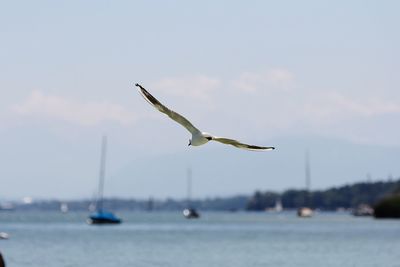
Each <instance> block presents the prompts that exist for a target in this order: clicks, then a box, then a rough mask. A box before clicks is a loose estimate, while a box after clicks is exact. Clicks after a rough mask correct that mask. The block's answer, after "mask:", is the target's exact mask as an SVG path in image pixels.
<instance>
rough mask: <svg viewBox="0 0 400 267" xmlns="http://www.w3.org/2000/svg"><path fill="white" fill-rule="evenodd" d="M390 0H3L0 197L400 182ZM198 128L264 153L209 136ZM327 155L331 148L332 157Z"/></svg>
mask: <svg viewBox="0 0 400 267" xmlns="http://www.w3.org/2000/svg"><path fill="white" fill-rule="evenodd" d="M399 8H400V3H399V2H398V1H356V0H355V1H316V0H314V1H312V0H306V1H251V2H247V3H244V2H243V1H227V0H226V1H224V0H221V1H201V2H195V1H159V2H156V3H155V2H152V1H56V2H54V1H40V0H39V1H5V2H2V3H1V4H0V36H1V42H0V73H1V74H0V96H1V97H0V148H1V149H0V162H1V166H2V167H1V168H0V181H1V184H2V186H1V187H0V199H19V198H22V197H24V196H32V197H34V198H42V199H49V198H54V199H56V198H61V199H75V198H90V197H92V196H93V194H95V192H96V188H97V180H98V172H99V161H100V159H99V158H100V155H99V154H100V141H101V136H102V135H104V134H106V135H107V136H108V140H109V153H108V159H107V178H106V189H105V195H106V196H116V197H133V198H146V197H149V196H152V197H158V198H165V197H178V198H179V197H184V196H185V195H186V192H185V188H186V185H185V173H186V170H187V169H188V168H192V171H193V184H194V188H193V194H194V196H195V197H212V196H227V195H233V194H250V193H252V192H253V191H254V190H256V189H261V190H269V189H271V190H277V191H282V190H285V189H287V188H302V187H304V155H305V151H306V150H309V153H310V162H311V166H312V187H313V188H314V189H318V188H327V187H330V186H339V185H341V184H346V183H353V182H357V181H363V180H366V179H367V178H366V177H369V178H368V179H372V180H379V179H386V178H387V177H389V176H392V177H399V176H400V167H399V165H400V164H398V163H399V162H398V161H396V155H399V153H400V138H399V136H400V124H399V121H400V90H399V84H400V75H398V70H399V69H400V52H399V47H400V35H399V34H398V25H400V17H399V16H398V10H399ZM136 82H139V83H141V84H142V85H143V86H144V87H145V88H147V89H148V90H149V91H150V92H151V93H152V94H153V95H155V96H156V97H157V98H158V99H159V100H160V101H161V102H163V103H164V104H166V105H167V106H168V107H170V108H172V109H174V110H176V111H178V112H179V113H181V114H183V115H184V116H186V117H187V118H189V119H190V120H191V121H192V122H193V123H194V124H195V125H196V126H197V127H198V128H200V129H201V130H203V131H206V132H210V133H212V134H215V135H218V136H226V137H231V138H235V139H239V140H242V141H244V142H248V143H252V144H258V145H267V146H270V145H271V146H276V147H277V149H276V150H275V151H270V152H267V153H252V152H248V151H237V150H235V148H233V147H226V146H223V145H220V144H207V146H204V147H197V148H192V147H190V148H188V147H187V143H188V140H189V138H190V135H189V133H188V132H186V130H185V129H183V128H182V127H180V126H179V125H178V124H176V123H174V122H173V121H171V120H169V119H168V118H167V117H165V116H164V115H163V114H161V113H158V112H157V111H156V110H155V109H154V108H153V107H151V106H150V105H149V104H148V103H147V102H146V101H144V100H143V98H142V97H141V96H140V95H139V93H138V92H137V90H136V88H135V87H134V84H135V83H136ZM338 148H340V150H338Z"/></svg>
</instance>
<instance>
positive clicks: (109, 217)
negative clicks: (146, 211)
mask: <svg viewBox="0 0 400 267" xmlns="http://www.w3.org/2000/svg"><path fill="white" fill-rule="evenodd" d="M106 152H107V137H106V136H103V139H102V145H101V156H100V175H99V176H100V177H99V193H98V198H97V203H96V212H95V213H93V214H91V215H90V216H89V218H88V219H87V222H88V224H118V223H121V219H120V218H118V217H117V216H115V215H114V214H113V213H111V212H107V211H104V210H103V192H104V178H105V171H106Z"/></svg>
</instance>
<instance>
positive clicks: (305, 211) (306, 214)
mask: <svg viewBox="0 0 400 267" xmlns="http://www.w3.org/2000/svg"><path fill="white" fill-rule="evenodd" d="M305 165H306V166H305V176H306V191H305V201H304V204H305V205H306V206H304V207H301V208H299V209H298V210H297V216H299V217H301V218H310V217H312V216H313V213H314V212H313V210H312V209H311V208H310V207H307V205H310V202H311V201H310V200H311V196H310V184H311V171H310V159H309V155H308V151H306V162H305Z"/></svg>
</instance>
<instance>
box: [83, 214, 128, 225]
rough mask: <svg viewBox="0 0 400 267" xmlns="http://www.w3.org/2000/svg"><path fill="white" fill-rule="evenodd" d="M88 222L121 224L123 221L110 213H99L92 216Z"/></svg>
mask: <svg viewBox="0 0 400 267" xmlns="http://www.w3.org/2000/svg"><path fill="white" fill-rule="evenodd" d="M87 222H88V223H89V224H119V223H121V219H119V218H118V217H116V216H115V215H114V214H112V213H110V212H98V213H96V214H93V215H91V216H90V217H89V218H88V220H87Z"/></svg>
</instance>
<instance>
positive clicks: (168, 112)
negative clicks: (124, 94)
mask: <svg viewBox="0 0 400 267" xmlns="http://www.w3.org/2000/svg"><path fill="white" fill-rule="evenodd" d="M135 85H136V86H137V87H139V92H140V94H141V95H142V96H143V97H144V99H146V100H147V102H149V103H150V104H151V105H152V106H154V107H155V108H156V109H158V111H160V112H162V113H164V114H166V115H167V116H168V117H170V118H171V119H173V120H174V121H176V122H177V123H179V124H180V125H182V126H183V127H185V128H186V129H187V130H188V131H189V132H190V133H191V134H195V133H200V130H199V129H197V128H196V127H194V126H193V124H192V123H191V122H190V121H188V120H187V119H186V118H185V117H183V116H182V115H180V114H178V113H176V112H175V111H173V110H170V109H169V108H167V107H166V106H164V105H163V104H161V103H160V101H158V100H157V99H156V98H155V97H154V96H152V95H151V94H150V93H149V92H148V91H147V90H146V89H144V88H143V87H142V86H141V85H140V84H138V83H137V84H135Z"/></svg>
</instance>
